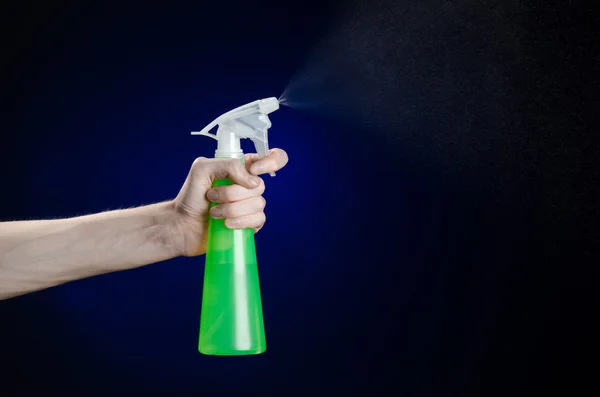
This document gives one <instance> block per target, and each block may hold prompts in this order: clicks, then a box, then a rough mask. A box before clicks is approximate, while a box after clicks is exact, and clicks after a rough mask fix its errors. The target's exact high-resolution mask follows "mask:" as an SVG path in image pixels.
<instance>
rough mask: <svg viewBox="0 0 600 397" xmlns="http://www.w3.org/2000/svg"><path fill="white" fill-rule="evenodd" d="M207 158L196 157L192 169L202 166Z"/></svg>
mask: <svg viewBox="0 0 600 397" xmlns="http://www.w3.org/2000/svg"><path fill="white" fill-rule="evenodd" d="M207 160H208V159H207V158H206V157H197V158H196V159H195V160H194V162H193V163H192V169H193V170H198V169H199V168H201V167H204V166H205V165H206V161H207Z"/></svg>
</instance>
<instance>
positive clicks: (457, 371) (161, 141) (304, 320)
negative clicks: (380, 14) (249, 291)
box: [0, 1, 598, 396]
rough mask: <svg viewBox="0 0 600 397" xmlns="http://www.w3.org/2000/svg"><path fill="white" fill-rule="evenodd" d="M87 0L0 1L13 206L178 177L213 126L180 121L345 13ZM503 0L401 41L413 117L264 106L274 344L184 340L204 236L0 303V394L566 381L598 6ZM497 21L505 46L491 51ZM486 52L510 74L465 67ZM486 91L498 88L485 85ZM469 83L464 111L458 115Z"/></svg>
mask: <svg viewBox="0 0 600 397" xmlns="http://www.w3.org/2000/svg"><path fill="white" fill-rule="evenodd" d="M85 3H86V4H79V3H77V2H71V3H64V4H58V3H53V4H52V5H42V4H38V5H36V6H29V7H26V6H19V7H15V6H13V7H6V10H5V11H3V12H2V17H3V20H4V19H5V22H4V23H3V27H4V30H5V32H4V33H3V43H4V48H5V49H6V51H3V52H4V54H5V56H6V58H5V59H4V61H3V65H2V67H3V69H2V76H1V78H2V87H3V88H2V94H3V95H2V123H3V124H2V125H3V127H2V140H1V141H0V144H1V146H0V150H1V155H2V158H1V160H0V166H1V167H2V168H1V170H2V171H1V175H2V185H1V186H2V187H1V189H2V190H1V205H0V216H1V219H3V220H13V219H38V218H52V217H68V216H76V215H81V214H88V213H94V212H99V211H104V210H109V209H116V208H126V207H131V206H139V205H144V204H150V203H154V202H158V201H162V200H168V199H171V198H173V197H174V196H175V195H176V194H177V192H178V189H179V188H180V186H181V184H182V182H183V181H184V179H185V176H186V174H187V171H188V169H189V166H190V165H191V163H192V161H193V160H194V158H195V157H197V156H212V154H213V151H214V149H215V148H214V142H213V141H211V140H208V139H206V138H202V137H192V136H190V135H189V132H190V131H192V130H197V129H199V128H202V127H204V126H205V125H206V124H207V123H209V122H210V121H212V120H213V119H214V118H215V117H216V116H218V115H219V114H221V113H223V112H224V111H226V110H229V109H230V108H233V107H235V106H239V105H241V104H244V103H247V102H249V101H253V100H255V99H258V98H262V97H268V96H279V95H280V94H281V93H282V92H283V91H284V89H285V88H286V86H287V84H288V82H289V80H290V78H291V77H292V75H293V74H294V73H295V72H296V70H297V68H298V67H299V66H300V65H301V64H302V62H303V60H305V59H306V57H307V55H309V54H310V52H311V48H312V47H313V45H314V44H315V43H317V42H318V39H319V38H320V37H321V36H322V35H323V34H325V32H326V31H327V29H328V27H330V21H331V19H332V18H333V17H334V16H335V15H337V14H336V12H337V11H336V8H335V7H333V6H332V5H331V4H329V3H326V2H322V1H312V2H302V3H299V2H268V1H261V2H243V1H239V2H229V1H220V2H210V3H207V4H202V5H198V4H197V5H195V6H194V7H183V6H181V7H179V6H172V5H167V3H164V4H163V5H161V6H158V5H148V4H144V5H142V4H140V5H139V6H132V5H126V4H125V2H121V3H114V4H112V3H111V4H109V3H106V2H104V3H100V2H98V3H96V4H93V5H92V4H91V3H90V2H85ZM373 3H378V2H373ZM367 4H368V3H367ZM511 4H512V6H514V7H515V8H514V10H513V11H515V13H514V14H512V15H513V16H518V18H517V17H515V18H504V19H502V18H500V19H498V22H499V23H498V25H497V26H489V25H488V26H480V25H476V24H474V23H473V21H477V18H478V17H481V18H483V17H484V16H486V15H488V14H489V13H490V12H492V11H490V10H489V9H487V8H486V7H478V8H477V9H476V10H475V11H474V12H473V14H470V15H469V19H467V18H466V17H465V19H464V20H459V21H458V23H457V25H459V26H460V25H461V23H462V24H464V26H466V27H469V26H470V27H471V28H470V29H465V30H462V33H459V34H458V36H456V37H454V38H446V39H443V37H441V36H439V35H438V36H435V35H433V36H432V35H429V36H427V35H425V36H424V37H428V38H429V40H430V41H431V40H433V42H432V43H429V44H436V45H432V46H431V48H433V49H434V50H433V51H418V49H419V46H418V45H415V51H414V53H413V58H412V60H411V64H410V67H409V69H410V72H411V73H412V74H411V82H412V83H411V84H412V89H413V90H414V91H413V93H414V92H416V93H417V94H420V96H418V95H414V96H411V93H407V94H406V97H404V98H402V100H401V101H400V100H398V102H397V103H394V102H391V103H390V104H389V109H394V108H396V109H399V110H398V111H401V106H405V105H407V104H411V106H412V107H411V109H412V111H413V112H414V113H413V114H412V116H413V117H412V118H411V119H410V123H409V124H408V125H404V126H403V129H400V128H398V126H396V127H395V128H397V130H394V127H393V126H392V127H388V128H392V131H391V133H390V131H388V134H387V135H386V134H376V133H373V131H370V130H368V129H367V127H364V126H361V125H348V123H344V122H340V120H333V119H327V118H323V117H317V116H315V115H314V114H311V113H308V112H303V111H301V110H298V109H289V108H282V109H281V110H280V111H278V112H276V113H274V114H273V115H272V117H271V120H272V122H273V128H272V130H271V132H270V139H271V146H272V147H281V148H283V149H285V150H286V151H287V152H288V153H289V156H290V163H289V164H288V166H287V167H286V168H285V169H283V170H281V171H280V172H279V173H278V175H277V177H276V178H270V177H268V176H267V177H265V179H266V185H267V192H266V194H265V196H266V198H267V200H268V206H267V210H266V212H267V217H268V222H267V225H266V227H265V229H264V230H262V231H261V232H260V233H259V234H258V235H257V237H256V241H257V247H258V248H257V249H258V255H259V267H260V277H261V286H262V295H263V306H264V316H265V325H266V332H267V343H268V350H267V352H266V354H264V355H260V356H253V357H238V358H222V357H221V358H219V357H207V356H202V355H200V354H199V353H198V352H197V350H196V346H197V336H198V322H199V312H200V302H201V293H202V289H201V286H202V277H203V261H204V259H203V258H202V257H199V258H177V259H173V260H169V261H166V262H163V263H160V264H155V265H151V266H147V267H142V268H139V269H136V270H131V271H125V272H120V273H115V274H109V275H103V276H99V277H95V278H91V279H86V280H81V281H77V282H73V283H69V284H67V285H63V286H60V287H56V288H52V289H49V290H45V291H41V292H37V293H34V294H30V295H26V296H22V297H18V298H15V299H12V300H8V301H4V302H0V315H1V320H0V324H1V325H0V337H1V339H0V360H1V361H2V363H3V370H2V372H0V379H1V383H0V390H2V392H1V393H0V394H1V395H2V396H5V395H6V396H21V395H30V394H29V393H31V392H32V391H33V390H36V389H38V388H39V389H40V390H41V391H43V392H44V394H48V395H54V393H56V394H57V395H63V396H66V395H78V396H106V395H115V396H126V395H127V396H131V395H168V396H179V395H181V396H187V395H190V396H191V395H205V394H206V395H275V396H288V395H303V396H304V395H327V396H330V395H351V394H352V393H356V395H365V396H372V395H373V396H375V395H423V396H431V395H440V396H449V395H461V396H465V395H476V396H491V395H502V396H509V395H510V396H516V395H523V396H532V395H538V393H541V392H542V391H544V390H552V389H553V390H558V389H559V388H561V387H562V388H564V390H570V391H571V392H572V391H573V390H574V389H573V388H574V387H575V386H576V385H578V384H581V382H582V381H583V380H585V379H586V377H587V373H586V371H587V370H586V367H584V366H583V365H580V363H581V362H582V360H583V357H584V353H585V351H587V350H588V349H587V347H586V344H585V341H586V336H587V335H591V330H590V329H589V328H585V327H584V326H585V325H586V323H589V320H587V318H588V316H586V315H585V311H586V309H587V308H588V307H589V306H586V304H587V303H586V302H589V300H590V288H591V281H590V280H591V279H590V278H588V277H586V276H585V274H584V273H582V272H581V271H580V265H583V264H586V263H594V262H595V259H596V258H597V248H596V246H590V245H587V244H586V243H593V242H597V239H595V236H593V235H592V234H591V231H592V229H593V228H594V226H593V225H594V221H595V218H594V216H593V215H591V214H592V212H591V211H592V210H593V209H594V208H595V204H593V203H594V201H593V200H591V199H590V198H589V195H590V193H591V192H592V190H594V189H595V188H594V187H593V185H594V182H593V181H594V178H595V177H597V176H598V175H597V172H596V171H594V170H593V169H592V167H591V161H590V160H591V159H592V158H593V153H592V156H588V155H587V154H586V152H585V150H586V149H589V148H590V146H591V136H590V133H589V131H588V124H587V122H585V121H584V118H585V117H589V116H590V115H592V114H593V112H592V106H591V94H590V93H591V91H589V89H588V87H589V86H590V85H591V86H593V85H594V84H593V82H594V81H595V82H596V83H597V77H596V76H594V75H593V74H592V68H591V66H590V65H592V64H593V62H596V61H598V58H597V57H596V58H594V57H593V55H590V53H589V52H587V51H586V48H588V47H586V46H588V45H590V44H591V42H590V40H589V39H588V38H589V37H590V35H589V34H588V33H590V32H591V29H592V28H591V26H592V25H591V24H590V25H585V24H583V23H581V22H579V26H580V28H582V29H588V30H589V31H588V32H584V34H582V36H578V35H576V34H575V33H574V31H573V30H571V29H570V27H571V24H575V22H576V21H580V19H581V18H583V17H584V16H585V14H586V10H585V9H567V8H558V6H557V5H556V4H555V5H553V6H552V7H550V6H548V7H539V8H537V7H533V6H531V7H525V6H517V5H516V4H517V3H510V4H509V5H507V7H509V8H510V6H511ZM471 5H472V4H471V3H470V2H458V3H457V7H463V8H464V9H469V7H471ZM371 6H372V7H376V6H377V5H376V4H373V5H371ZM553 7H554V8H553ZM569 12H570V13H571V14H569ZM467 14H469V13H467ZM467 14H465V15H467ZM407 15H410V9H408V12H407V13H405V14H402V13H398V14H396V15H390V18H396V19H395V22H392V23H398V24H402V23H407V20H406V19H403V18H408V19H409V20H410V19H411V18H412V19H414V18H425V20H426V21H428V22H431V23H430V24H427V23H424V24H421V25H419V26H420V28H418V27H416V25H415V27H414V28H411V27H410V26H412V25H410V24H407V26H409V27H408V28H407V29H409V30H410V29H413V30H414V32H413V33H414V35H411V37H413V38H414V37H417V38H418V37H420V33H422V32H420V31H418V29H430V30H433V31H435V29H436V27H435V26H436V20H435V17H434V16H432V15H430V14H427V13H422V14H419V15H418V16H414V15H413V16H412V17H411V16H407ZM506 15H511V14H510V13H507V14H506ZM427 18H430V20H427ZM483 19H485V18H483ZM424 26H428V27H427V28H425V27H424ZM474 26H475V27H474ZM508 28H511V29H509V30H510V32H509V36H510V37H511V39H513V40H514V42H515V43H518V44H519V45H520V48H519V52H518V55H514V56H512V57H509V58H510V59H509V60H508V61H507V62H506V63H501V62H499V59H500V58H501V57H494V56H491V58H481V57H482V55H481V54H480V50H482V49H483V48H486V46H490V45H494V41H493V38H494V37H495V36H494V32H495V31H499V32H500V31H502V32H503V33H506V31H505V29H508ZM512 28H514V29H512ZM484 33H485V34H484ZM432 37H433V38H432ZM581 37H583V38H581ZM436 40H437V42H436ZM443 40H447V41H443ZM453 40H456V42H453ZM459 42H460V45H457V43H459ZM417 43H418V42H417ZM511 48H512V47H511ZM436 49H437V50H436ZM509 49H510V48H509ZM436 51H437V52H436ZM440 51H442V52H444V53H445V54H446V55H448V54H450V56H451V58H452V59H458V60H459V62H455V63H454V65H455V69H453V70H452V71H453V74H452V75H448V74H446V75H439V74H436V73H438V70H437V69H436V70H433V69H431V68H430V66H431V65H432V62H434V61H436V60H437V59H439V58H438V56H440V54H442V52H440ZM510 52H511V51H507V53H510ZM478 54H479V55H478ZM478 56H479V58H478ZM503 56H504V55H503ZM444 59H450V58H444ZM478 62H480V64H482V65H486V64H487V65H488V66H489V65H493V66H494V67H497V68H499V70H501V71H502V72H503V73H504V72H505V74H502V76H503V78H502V79H498V80H494V81H493V84H495V85H492V86H489V85H488V86H485V87H482V86H480V85H479V83H477V80H473V79H472V77H473V75H474V73H475V74H477V73H478V72H477V71H478V70H481V69H479V67H478V66H477V65H479V64H478ZM456 65H459V66H456ZM460 65H464V68H462V69H461V68H460ZM467 65H471V66H470V67H469V66H467ZM405 66H406V65H405ZM406 71H407V69H406V67H405V68H404V69H403V73H406ZM427 73H432V74H434V75H436V76H437V78H438V80H437V83H441V84H438V85H437V87H438V88H439V87H441V89H437V90H430V89H428V85H427V80H428V76H427ZM440 76H442V77H440ZM444 76H445V77H444ZM499 91H502V92H503V95H504V96H503V97H502V103H503V104H508V105H510V106H508V107H504V108H502V109H500V108H495V107H494V106H491V105H487V106H486V103H488V104H489V103H490V101H491V100H492V99H493V101H496V100H497V99H498V98H497V97H494V96H493V95H494V92H499ZM315 95H321V94H320V93H315ZM417 96H418V98H419V99H418V100H417V99H416V98H417ZM492 97H493V98H492ZM411 98H415V99H414V101H413V100H412V99H411ZM367 99H368V98H367ZM494 103H496V102H494ZM462 104H468V106H471V107H472V109H473V111H472V112H468V113H466V114H465V116H464V117H462V118H460V117H458V118H457V117H456V116H455V114H456V110H457V109H460V108H461V105H462ZM477 104H480V106H481V108H484V110H485V111H478V110H477V106H476V105H477ZM481 108H480V109H481ZM389 109H388V111H389ZM506 109H509V110H510V111H507V110H506ZM321 113H327V112H321ZM427 115H429V116H431V115H435V117H433V118H432V117H426V116H427ZM342 121H343V120H342ZM406 131H408V132H407V135H406V136H404V135H403V133H405V132H406ZM465 131H468V134H462V135H461V136H460V138H461V139H462V141H461V142H459V143H457V142H454V141H453V139H452V137H453V136H455V135H454V134H456V133H457V132H465ZM366 133H371V135H369V139H365V136H366V135H365V134H366ZM408 133H410V138H408ZM390 135H395V136H396V139H391V138H390ZM342 137H343V138H344V139H341V138H342ZM398 137H399V138H398ZM453 143H456V144H454V145H453ZM246 148H247V149H251V147H250V146H246ZM595 153H596V154H597V153H598V152H595ZM595 263H597V262H595ZM589 324H591V323H589ZM589 324H588V325H589ZM586 332H589V334H587V333H586ZM574 368H575V369H574Z"/></svg>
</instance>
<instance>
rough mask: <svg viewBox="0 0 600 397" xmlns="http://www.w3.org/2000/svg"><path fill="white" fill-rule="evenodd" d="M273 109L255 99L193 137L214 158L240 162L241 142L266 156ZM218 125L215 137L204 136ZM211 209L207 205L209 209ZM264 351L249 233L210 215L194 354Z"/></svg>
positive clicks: (273, 105) (275, 106) (270, 103)
mask: <svg viewBox="0 0 600 397" xmlns="http://www.w3.org/2000/svg"><path fill="white" fill-rule="evenodd" d="M277 109H279V101H278V100H277V99H276V98H267V99H260V100H257V101H254V102H252V103H249V104H247V105H244V106H240V107H238V108H236V109H233V110H231V111H229V112H227V113H225V114H223V115H221V116H220V117H218V118H217V119H216V120H215V121H213V122H212V123H210V124H209V125H208V126H206V127H205V128H204V129H203V130H202V131H200V132H192V135H205V136H209V137H211V138H214V139H216V140H217V142H218V144H217V150H216V151H215V157H216V158H236V159H239V160H240V161H241V162H244V153H243V152H242V149H241V146H240V139H241V138H249V139H250V140H252V142H254V146H255V147H256V152H257V153H258V154H259V156H261V157H264V156H266V155H267V154H268V153H269V141H268V136H267V132H268V129H269V128H270V127H271V121H270V120H269V117H268V114H269V113H272V112H274V111H276V110H277ZM217 125H218V126H219V128H218V129H217V133H216V135H215V134H211V133H209V131H210V130H212V129H213V128H214V127H215V126H217ZM271 176H275V173H271ZM231 184H232V182H231V180H229V179H222V180H216V181H214V183H213V187H215V186H225V185H231ZM215 205H216V204H215V203H211V208H212V207H213V206H215ZM265 350H266V342H265V330H264V323H263V314H262V302H261V296H260V285H259V280H258V267H257V261H256V250H255V246H254V230H252V229H251V228H248V229H243V230H233V229H228V228H227V227H226V226H225V222H224V220H223V219H213V218H212V217H210V218H209V221H208V240H207V246H206V267H205V269H204V291H203V294H202V312H201V315H200V337H199V340H198V351H199V352H200V353H202V354H208V355H217V356H235V355H250V354H260V353H263V352H264V351H265Z"/></svg>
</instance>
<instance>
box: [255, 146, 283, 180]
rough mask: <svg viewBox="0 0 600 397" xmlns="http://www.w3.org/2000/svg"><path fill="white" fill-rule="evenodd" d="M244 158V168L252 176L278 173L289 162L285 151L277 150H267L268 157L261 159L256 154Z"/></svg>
mask: <svg viewBox="0 0 600 397" xmlns="http://www.w3.org/2000/svg"><path fill="white" fill-rule="evenodd" d="M245 157H246V158H245V163H246V168H247V169H248V171H249V172H250V173H251V174H252V175H260V174H268V173H270V172H275V171H278V170H280V169H282V168H283V167H284V166H285V165H286V164H287V163H288V161H289V159H288V155H287V153H286V152H285V150H283V149H277V148H275V149H271V150H269V155H268V156H265V157H263V158H260V157H259V155H258V154H256V153H253V154H247V155H246V156H245Z"/></svg>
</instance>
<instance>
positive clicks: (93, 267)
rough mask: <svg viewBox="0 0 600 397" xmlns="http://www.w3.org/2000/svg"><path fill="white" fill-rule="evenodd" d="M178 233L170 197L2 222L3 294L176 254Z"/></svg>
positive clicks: (0, 288)
mask: <svg viewBox="0 0 600 397" xmlns="http://www.w3.org/2000/svg"><path fill="white" fill-rule="evenodd" d="M179 238H180V233H179V230H178V227H177V224H176V216H175V210H174V208H173V204H172V203H171V202H166V203H159V204H153V205H149V206H145V207H139V208H133V209H126V210H118V211H110V212H104V213H100V214H94V215H87V216H81V217H76V218H69V219H58V220H47V221H21V222H5V223H0V299H6V298H10V297H13V296H17V295H21V294H24V293H27V292H32V291H37V290H40V289H44V288H48V287H51V286H54V285H58V284H62V283H65V282H68V281H72V280H76V279H81V278H85V277H89V276H93V275H97V274H102V273H108V272H113V271H117V270H123V269H130V268H134V267H138V266H142V265H146V264H150V263H155V262H159V261H162V260H166V259H169V258H172V257H174V256H177V255H179V249H180V244H179Z"/></svg>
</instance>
